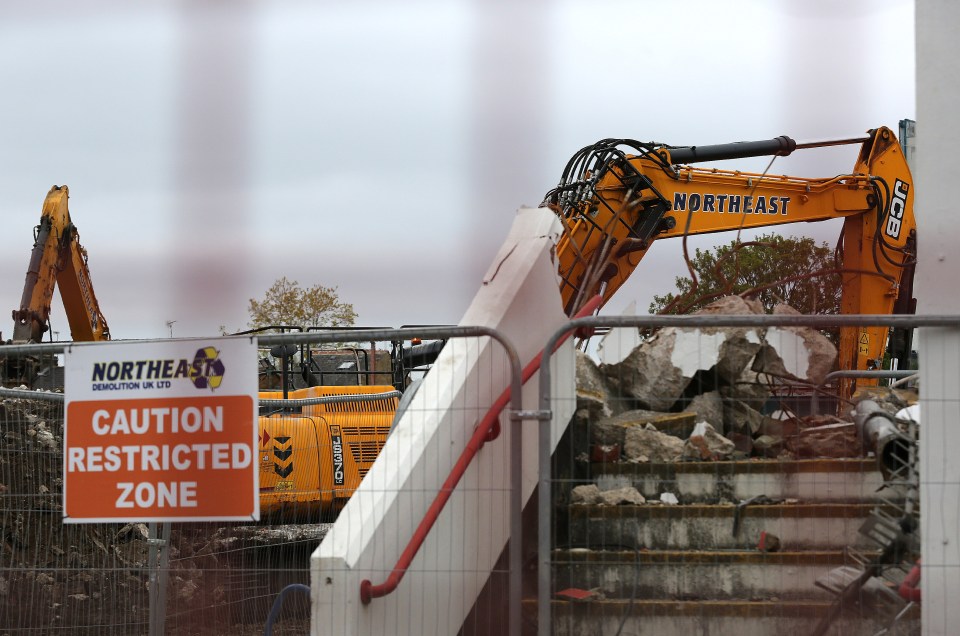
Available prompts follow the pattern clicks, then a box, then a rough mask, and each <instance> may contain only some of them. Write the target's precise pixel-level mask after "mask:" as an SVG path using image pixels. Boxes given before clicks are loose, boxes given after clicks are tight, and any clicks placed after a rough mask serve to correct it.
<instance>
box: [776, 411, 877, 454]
mask: <svg viewBox="0 0 960 636" xmlns="http://www.w3.org/2000/svg"><path fill="white" fill-rule="evenodd" d="M856 428H857V427H856V424H854V423H853V422H844V421H839V420H837V419H836V418H833V417H830V416H810V417H805V418H802V419H801V429H800V431H799V432H798V433H797V435H795V436H793V437H790V438H788V439H787V449H788V450H789V451H791V452H792V453H794V454H795V455H796V456H797V457H825V458H831V459H833V458H844V457H859V456H860V441H859V440H858V439H857V430H856Z"/></svg>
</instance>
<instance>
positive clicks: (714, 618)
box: [525, 599, 920, 636]
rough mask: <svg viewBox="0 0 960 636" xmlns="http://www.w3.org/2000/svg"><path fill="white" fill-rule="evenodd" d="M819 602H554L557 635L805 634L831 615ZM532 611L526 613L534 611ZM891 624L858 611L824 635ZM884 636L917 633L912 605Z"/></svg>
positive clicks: (851, 635) (849, 635) (862, 635)
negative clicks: (827, 614) (825, 616)
mask: <svg viewBox="0 0 960 636" xmlns="http://www.w3.org/2000/svg"><path fill="white" fill-rule="evenodd" d="M829 609H830V603H829V602H821V601H780V600H777V601H703V600H701V601H659V600H654V601H650V600H640V599H634V600H630V599H612V600H600V601H584V602H566V601H554V602H553V634H554V635H555V636H587V635H590V636H594V635H596V634H611V635H612V634H623V635H628V634H629V635H631V636H647V635H654V636H671V635H684V636H723V635H726V634H735V635H736V636H771V635H776V634H783V635H787V634H790V635H791V636H792V635H794V634H796V635H798V636H805V635H806V634H810V633H811V632H812V631H813V629H815V627H816V625H817V623H818V622H819V621H820V620H821V618H822V617H823V616H824V615H825V614H826V613H827V612H828V611H829ZM533 610H535V607H534V608H530V609H529V610H527V608H525V611H533ZM887 628H889V621H887V620H880V619H878V618H876V617H874V616H870V615H869V614H867V615H862V614H861V613H860V612H858V611H851V612H846V613H844V614H842V615H841V616H840V617H839V618H838V619H837V620H836V621H834V622H833V623H832V624H831V626H830V629H829V631H827V633H826V636H875V635H876V634H878V633H881V630H883V629H887ZM883 633H884V634H885V636H907V635H909V634H919V633H920V614H919V610H918V608H916V607H914V608H912V609H911V610H909V611H908V612H907V614H906V615H905V616H904V617H903V618H902V619H901V620H900V621H899V622H898V624H897V625H895V626H894V627H893V628H892V629H891V630H890V631H888V632H883Z"/></svg>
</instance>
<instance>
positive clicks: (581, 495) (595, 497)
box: [570, 484, 603, 504]
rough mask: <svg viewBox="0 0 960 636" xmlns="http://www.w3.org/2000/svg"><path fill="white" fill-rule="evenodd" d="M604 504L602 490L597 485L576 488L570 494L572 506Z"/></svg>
mask: <svg viewBox="0 0 960 636" xmlns="http://www.w3.org/2000/svg"><path fill="white" fill-rule="evenodd" d="M602 502H603V497H601V496H600V489H599V488H597V485H596V484H585V485H583V486H576V487H574V489H573V491H572V492H571V493H570V503H572V504H598V503H602Z"/></svg>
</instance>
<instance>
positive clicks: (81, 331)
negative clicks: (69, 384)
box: [13, 186, 110, 343]
mask: <svg viewBox="0 0 960 636" xmlns="http://www.w3.org/2000/svg"><path fill="white" fill-rule="evenodd" d="M69 196H70V191H69V190H68V189H67V186H53V187H52V188H50V192H49V193H47V198H46V199H45V200H44V202H43V211H42V212H41V213H40V224H39V225H38V226H37V228H36V232H35V237H34V243H33V252H32V253H31V255H30V265H29V267H28V268H27V280H26V283H24V286H23V297H22V298H21V299H20V308H19V309H15V310H14V311H13V322H14V326H13V342H15V343H26V342H40V341H41V340H43V334H44V333H46V332H47V331H48V329H49V323H50V303H51V302H52V300H53V291H54V288H56V287H59V289H60V297H61V298H62V299H63V306H64V309H65V310H66V313H67V322H68V323H69V324H70V338H71V339H72V340H77V341H83V342H87V341H94V340H109V339H110V328H109V327H108V326H107V320H106V318H104V316H103V313H102V312H101V311H100V305H99V303H97V296H96V295H95V294H94V293H93V283H92V282H91V280H90V269H89V267H88V265H87V250H85V249H84V248H83V246H82V245H80V235H79V233H78V232H77V227H76V226H75V225H74V224H73V221H71V220H70V212H69V211H68V209H67V199H68V198H69Z"/></svg>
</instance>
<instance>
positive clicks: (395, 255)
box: [0, 0, 922, 339]
mask: <svg viewBox="0 0 960 636" xmlns="http://www.w3.org/2000/svg"><path fill="white" fill-rule="evenodd" d="M132 4H133V3H126V2H105V1H102V0H101V1H99V2H92V3H91V2H87V3H82V6H66V5H64V4H63V3H52V2H45V1H40V2H32V3H29V4H28V3H20V4H16V5H8V6H5V7H4V9H3V10H2V14H0V211H2V217H0V218H2V219H3V227H2V230H0V271H2V272H3V276H2V277H0V308H2V307H6V308H7V309H6V310H5V313H4V314H3V315H4V316H7V318H6V320H7V324H4V323H3V322H2V320H3V318H2V317H0V332H2V333H3V337H4V338H9V337H10V334H11V333H12V327H13V323H12V320H11V319H10V317H9V315H10V314H9V311H10V310H13V309H15V308H17V307H18V305H19V301H20V296H21V293H22V289H23V282H24V277H25V273H26V268H27V264H28V260H29V255H30V249H31V247H32V243H33V227H34V226H35V225H36V224H37V222H38V220H39V215H40V210H41V206H42V203H43V199H44V197H45V195H46V193H47V191H48V190H49V188H50V186H51V185H53V184H58V185H60V184H66V185H68V186H69V187H70V211H71V215H72V218H73V221H74V223H75V224H76V225H77V227H78V229H79V231H80V237H81V241H82V243H83V245H84V246H85V247H86V248H87V250H88V252H89V255H90V269H91V272H92V276H93V283H94V286H95V289H96V293H97V296H98V298H99V300H100V304H101V307H102V309H103V311H104V314H105V316H106V318H107V319H108V321H109V324H110V327H111V331H112V333H113V336H114V338H147V337H160V336H166V335H168V333H169V331H168V327H167V326H166V323H167V321H176V322H175V323H174V324H173V333H174V335H176V336H195V335H196V336H200V335H211V334H216V333H217V332H218V327H219V326H220V325H225V326H226V327H227V328H229V329H237V328H244V327H245V326H246V322H247V319H248V317H247V313H246V310H247V303H248V300H249V299H250V298H251V297H259V296H260V295H262V293H263V292H264V290H266V289H267V288H268V287H269V286H270V285H271V283H272V282H273V281H274V280H276V279H277V278H279V277H281V276H286V277H288V278H290V279H296V280H298V281H299V282H300V283H301V284H303V285H305V286H309V285H313V284H322V285H327V286H336V287H338V289H339V293H340V296H341V298H342V299H343V300H344V301H346V302H351V303H353V305H354V308H355V309H356V311H357V313H358V314H359V319H358V324H360V325H364V326H399V325H402V324H423V323H434V324H447V323H456V322H458V321H459V319H460V316H461V315H462V314H463V312H464V310H465V309H466V307H467V305H468V303H469V301H470V299H471V298H472V297H473V295H474V293H475V291H476V289H477V287H478V285H479V283H480V279H481V277H482V275H483V273H484V271H485V270H486V268H487V266H488V265H489V262H490V260H491V259H492V258H493V256H494V255H495V253H496V250H497V248H498V246H499V245H500V243H501V241H502V240H503V238H504V236H505V235H506V233H507V231H508V229H509V227H510V224H511V221H512V218H513V215H514V214H515V211H516V209H517V208H518V207H520V206H521V205H531V206H535V205H537V204H538V203H539V202H540V201H541V199H542V197H543V194H544V193H545V192H546V191H547V190H548V189H549V188H550V187H552V186H553V185H555V184H556V181H557V180H558V179H559V176H560V172H561V170H562V169H563V166H564V164H565V163H566V161H567V159H568V158H569V157H570V155H572V154H573V153H574V152H575V151H576V150H578V149H579V148H581V147H583V146H585V145H587V144H589V143H592V142H594V141H596V140H598V139H601V138H605V137H630V138H634V139H641V140H657V141H662V142H666V143H670V144H674V145H681V144H709V143H723V142H730V141H739V140H752V139H765V138H769V137H774V136H777V135H781V134H786V135H790V136H792V137H793V138H795V139H798V140H810V139H825V138H831V137H842V136H850V135H857V134H860V133H862V132H864V131H866V130H867V129H869V128H873V127H876V126H879V125H886V126H889V127H891V128H893V129H894V130H896V128H897V123H898V121H899V120H900V119H903V118H911V119H912V118H914V117H915V99H914V75H915V73H914V25H913V3H912V2H911V1H910V0H859V1H845V2H839V1H837V2H831V1H827V0H783V1H776V0H756V1H749V0H744V1H733V0H725V1H724V2H716V1H711V0H687V1H686V2H683V3H670V2H648V1H641V0H629V1H623V2H614V1H607V0H604V1H598V0H592V1H590V2H545V1H543V2H526V3H520V2H507V1H505V0H504V1H489V0H486V1H480V0H477V1H475V2H449V1H445V2H441V1H439V0H438V1H435V2H409V1H407V2H402V3H395V2H386V1H384V2H373V1H360V2H353V3H345V2H293V1H288V2H276V1H275V2H270V3H260V2H242V1H237V0H230V1H222V2H221V1H216V2H215V1H210V0H207V1H205V2H204V1H193V2H182V3H164V2H157V1H154V2H145V3H137V4H136V6H131V5H132ZM921 125H922V122H921ZM855 157H856V148H854V147H846V148H840V149H831V150H827V151H818V152H814V151H808V152H806V153H803V154H802V155H795V156H793V157H789V158H784V159H778V160H777V161H776V162H775V163H774V165H773V167H772V169H771V172H772V173H778V174H792V175H796V176H807V177H817V176H824V177H826V176H833V175H835V174H838V173H843V172H847V171H849V170H850V169H851V168H852V167H853V162H854V160H855ZM729 165H731V164H728V167H729ZM736 166H737V167H741V168H743V169H745V170H755V171H758V172H759V171H762V170H763V168H764V167H765V166H766V160H754V161H753V162H740V163H737V164H736ZM782 231H783V232H784V233H790V234H800V235H809V236H814V237H815V238H817V239H818V240H823V241H828V242H830V243H831V245H832V244H833V243H834V242H835V240H836V235H837V233H838V232H839V225H837V224H836V223H835V222H830V223H821V224H817V225H805V224H804V225H793V226H784V228H783V229H782ZM731 239H732V236H731V235H712V236H709V237H701V238H697V239H696V240H692V241H691V248H692V247H696V246H701V247H709V246H710V245H713V244H716V243H719V242H728V241H729V240H731ZM681 273H683V265H682V254H681V247H680V244H679V242H670V241H661V242H658V243H657V244H656V245H655V246H654V248H653V249H651V252H650V254H649V256H648V257H647V258H646V259H645V260H644V262H643V264H642V265H641V266H640V268H638V270H637V272H636V274H635V275H634V278H633V280H631V282H630V283H628V284H627V285H626V286H624V287H623V288H622V289H621V290H620V292H619V293H618V296H617V297H616V298H615V299H614V300H613V301H611V302H610V303H609V304H608V306H607V308H606V309H605V310H604V312H605V313H619V311H621V310H622V308H623V307H624V306H626V305H627V304H628V303H629V302H630V301H631V300H635V301H636V302H637V305H638V307H639V308H640V309H641V310H645V309H646V307H647V305H648V304H649V302H650V300H651V298H652V295H653V294H654V293H661V294H662V293H665V292H667V291H670V290H672V289H673V279H674V277H675V276H677V275H678V274H681ZM52 321H53V329H54V330H56V331H58V332H60V333H59V335H60V337H61V338H62V339H66V338H67V337H68V335H67V334H68V332H69V329H68V327H67V324H66V318H65V316H64V313H63V310H62V308H61V307H60V306H59V300H58V301H57V303H56V304H55V306H54V312H53V318H52Z"/></svg>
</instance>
